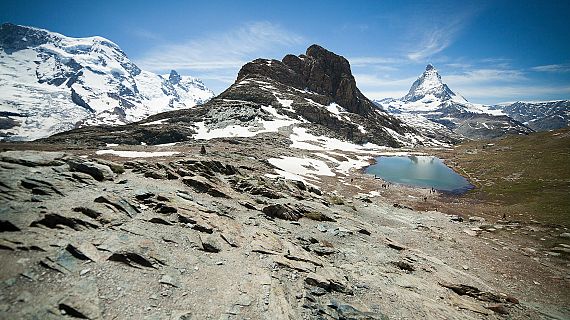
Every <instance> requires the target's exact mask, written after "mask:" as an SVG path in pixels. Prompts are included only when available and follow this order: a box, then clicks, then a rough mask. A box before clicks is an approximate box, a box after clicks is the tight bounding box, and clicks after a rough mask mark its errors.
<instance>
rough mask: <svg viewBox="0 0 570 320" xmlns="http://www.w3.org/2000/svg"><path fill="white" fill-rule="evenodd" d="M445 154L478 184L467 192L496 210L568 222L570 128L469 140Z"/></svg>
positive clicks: (530, 217) (568, 224)
mask: <svg viewBox="0 0 570 320" xmlns="http://www.w3.org/2000/svg"><path fill="white" fill-rule="evenodd" d="M487 143H493V144H494V145H493V146H488V145H487ZM445 156H446V157H447V158H448V159H449V160H451V161H452V164H453V165H455V167H456V168H457V169H459V171H461V170H463V171H464V173H466V174H467V175H468V176H470V177H471V179H470V180H471V181H472V182H473V183H475V185H476V186H477V188H476V189H475V190H473V191H471V192H469V193H468V194H467V195H466V197H469V198H473V199H479V200H483V201H485V202H492V203H496V204H498V205H500V207H501V209H500V210H498V212H497V214H502V213H503V212H504V213H506V214H508V215H520V214H522V217H524V218H528V219H536V220H538V221H540V222H544V223H552V224H563V225H566V226H570V129H562V130H558V131H553V132H540V133H535V134H532V135H529V136H509V137H506V138H504V139H502V140H498V141H491V142H482V141H472V142H467V143H464V144H462V145H459V146H457V148H456V149H455V152H453V153H448V154H446V155H445Z"/></svg>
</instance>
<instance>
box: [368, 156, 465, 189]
mask: <svg viewBox="0 0 570 320" xmlns="http://www.w3.org/2000/svg"><path fill="white" fill-rule="evenodd" d="M375 160H376V163H375V164H373V165H371V166H368V167H367V168H366V169H365V173H367V174H370V175H374V176H375V177H379V178H382V179H383V180H385V181H388V182H391V183H398V184H404V185H409V186H414V187H420V188H434V189H436V190H438V191H441V192H446V193H453V194H462V193H465V192H467V191H469V190H470V189H473V188H474V186H473V185H472V184H470V183H469V181H468V180H467V179H465V178H464V177H463V176H461V175H459V174H458V173H456V172H455V171H453V169H451V168H449V167H448V166H446V165H445V164H444V163H443V161H441V160H440V159H439V158H437V157H434V156H380V157H377V158H376V159H375Z"/></svg>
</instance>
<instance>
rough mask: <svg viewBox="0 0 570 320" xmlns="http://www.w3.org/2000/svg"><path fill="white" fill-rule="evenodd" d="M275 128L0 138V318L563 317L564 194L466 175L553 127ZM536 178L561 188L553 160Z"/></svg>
mask: <svg viewBox="0 0 570 320" xmlns="http://www.w3.org/2000/svg"><path fill="white" fill-rule="evenodd" d="M287 130H288V129H285V128H282V129H280V130H279V133H277V134H275V133H272V134H268V133H262V134H258V135H256V136H255V137H248V138H220V139H212V140H208V141H205V140H192V141H186V142H181V143H175V144H167V145H155V146H150V145H149V146H141V145H139V146H136V145H106V146H105V145H101V144H100V145H99V146H98V147H97V146H84V147H79V146H77V145H72V144H53V143H49V144H48V143H42V142H28V143H3V144H1V145H0V148H1V150H2V152H1V153H0V181H1V182H2V183H1V185H0V188H1V189H2V193H1V195H0V199H1V201H2V203H3V205H2V221H1V223H2V233H1V238H0V239H1V240H0V255H1V258H0V261H2V262H1V269H2V272H1V277H2V278H1V279H0V288H1V290H0V291H1V292H2V294H1V295H0V315H1V317H2V318H6V319H8V318H38V317H40V318H43V319H49V318H59V317H61V316H62V315H65V316H69V317H77V318H89V319H98V318H104V319H112V318H139V319H194V318H196V319H247V318H249V319H260V318H261V319H387V318H388V319H418V318H434V319H435V318H437V319H503V318H513V319H544V318H546V319H565V318H567V317H568V316H570V310H569V309H568V302H569V301H568V297H569V296H570V295H569V294H570V275H569V270H570V269H569V260H568V258H569V251H570V248H569V245H570V243H569V241H570V240H569V239H570V238H569V237H570V234H569V230H568V224H567V223H566V220H565V219H567V211H564V210H563V209H564V208H567V205H566V203H565V202H564V201H567V200H566V198H564V197H558V198H556V199H559V201H553V200H552V199H553V198H549V197H548V195H549V194H554V195H556V194H557V193H559V192H560V193H566V194H567V189H560V187H559V186H558V185H557V184H552V181H548V180H546V179H547V177H548V175H541V176H542V177H543V179H545V180H544V183H543V185H541V190H542V191H541V194H542V196H540V197H536V198H533V197H530V196H528V194H529V193H530V194H532V193H533V192H537V191H535V190H534V189H529V190H522V189H521V188H516V190H517V192H518V193H519V195H520V197H519V198H518V200H514V199H513V198H512V197H505V198H497V195H496V194H495V193H494V192H497V191H496V190H497V189H493V188H491V187H492V186H497V185H498V183H497V181H506V182H504V184H503V185H499V186H497V188H499V187H500V188H506V189H507V190H508V189H509V186H511V187H513V188H515V187H516V184H515V182H513V181H512V180H509V179H499V178H507V177H508V176H512V173H509V171H504V172H506V175H507V177H498V176H495V175H490V174H488V173H485V172H482V171H477V168H479V167H478V166H477V163H478V162H477V161H480V162H483V163H486V164H487V166H488V167H489V168H493V167H494V166H499V165H500V163H502V161H506V160H508V163H509V164H510V167H511V168H512V170H513V171H516V170H518V169H520V167H517V166H516V165H515V164H520V165H524V166H525V168H526V164H525V162H526V161H529V159H530V158H531V157H526V156H525V157H521V156H520V155H519V156H515V155H513V152H514V151H516V150H517V148H518V147H522V146H527V147H528V146H531V145H535V144H534V140H536V139H539V140H541V141H543V142H544V143H543V144H542V147H544V148H547V147H548V146H551V145H554V144H556V145H558V146H559V147H561V148H564V147H566V148H567V146H568V145H569V144H568V139H570V138H569V136H568V130H567V129H564V130H560V131H556V132H547V133H541V134H533V135H530V136H525V137H507V138H505V139H503V140H495V141H493V142H484V141H478V142H476V143H475V142H473V143H471V142H468V143H465V144H461V145H458V146H456V147H455V148H447V149H442V148H435V149H401V148H400V149H390V148H385V149H383V150H381V151H380V150H362V149H357V148H355V149H353V150H350V149H349V148H345V151H342V150H338V149H334V148H326V145H325V144H323V143H322V141H309V142H306V143H309V144H310V145H312V147H308V146H304V148H294V147H292V146H291V145H290V144H291V141H290V140H289V139H287V137H289V136H290V134H291V132H289V131H287ZM557 139H560V140H557ZM513 140H514V141H518V144H516V143H513ZM551 140H552V142H550V141H551ZM525 141H529V142H530V143H525ZM547 141H549V142H547ZM297 143H299V142H297ZM507 143H508V144H509V145H511V149H504V150H503V149H500V148H504V146H503V144H507ZM260 145H263V146H264V147H263V148H259V146H260ZM483 146H485V147H484V149H483ZM202 147H204V150H201V149H202ZM317 147H321V149H320V150H314V149H316V148H317ZM103 150H106V151H103ZM473 150H477V153H474V152H473ZM499 150H503V153H502V154H503V155H504V156H505V157H504V159H502V158H501V157H498V156H497V154H498V153H499V152H500V151H499ZM509 150H510V151H511V153H509ZM557 150H560V155H561V157H566V158H560V159H558V161H567V160H568V159H567V157H568V152H567V151H564V149H557ZM201 151H202V152H201ZM380 154H384V155H405V154H433V155H437V156H439V157H440V158H442V159H443V160H444V161H445V163H446V164H448V165H450V166H452V167H454V168H455V169H456V170H457V172H459V173H462V174H464V175H465V176H466V177H467V178H468V179H469V180H470V181H471V182H472V183H474V184H475V185H476V188H475V189H474V190H472V191H470V192H468V193H466V194H464V195H449V194H445V193H439V192H435V193H431V192H430V189H423V188H414V187H408V186H404V185H397V184H388V183H387V182H385V181H382V180H380V179H375V178H374V176H371V175H367V174H364V173H363V172H362V168H363V167H365V166H366V165H367V163H368V162H369V161H371V159H372V158H373V157H375V156H377V155H380ZM522 154H527V152H526V151H525V152H522ZM268 159H269V160H268ZM271 159H284V160H285V163H286V164H285V165H284V164H283V162H279V161H275V160H271ZM295 159H297V160H295ZM298 159H304V160H305V163H303V162H302V161H300V160H298ZM317 159H318V160H317ZM367 159H368V160H367ZM490 159H495V160H494V161H495V162H493V163H492V165H491V164H490V162H489V161H490ZM565 159H566V160H565ZM321 162H322V163H321ZM295 163H301V167H298V168H297V169H294V168H295V167H296V165H295ZM548 165H549V164H548V163H547V162H545V161H538V162H536V163H535V164H534V166H533V170H535V171H537V172H543V173H544V172H549V171H550V172H551V170H552V168H549V167H548ZM556 167H557V168H560V166H556ZM299 168H304V171H303V170H300V169H299ZM517 168H518V169H517ZM287 170H289V171H287ZM562 170H565V169H562ZM287 174H288V175H297V177H296V179H297V181H295V180H289V179H284V178H283V176H284V175H287ZM552 174H553V176H554V177H556V181H566V185H565V186H566V188H567V186H568V185H567V181H568V178H569V176H568V174H567V171H566V172H564V171H562V172H552ZM527 176H529V179H530V177H531V175H530V174H529V175H527ZM521 177H522V175H521ZM494 179H497V180H494ZM520 179H521V180H522V182H524V180H525V179H526V178H520ZM564 179H566V180H564ZM299 180H304V181H305V182H300V181H299ZM490 181H495V183H494V184H492V185H491V184H490V183H489V182H490ZM383 185H384V186H385V187H383ZM482 186H485V187H486V188H485V187H482ZM501 190H502V189H501ZM502 194H503V195H507V193H506V192H504V191H503V192H502ZM537 199H538V200H537ZM547 204H548V205H550V206H551V207H552V209H551V210H546V209H545V210H544V211H541V210H542V209H540V208H543V207H542V206H544V205H547ZM521 208H523V209H525V210H522V209H521ZM537 208H539V209H537ZM557 208H559V209H557ZM557 210H560V211H557ZM503 215H504V216H503Z"/></svg>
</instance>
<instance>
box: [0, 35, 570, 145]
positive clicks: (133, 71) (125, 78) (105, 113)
mask: <svg viewBox="0 0 570 320" xmlns="http://www.w3.org/2000/svg"><path fill="white" fill-rule="evenodd" d="M213 96H214V94H213V92H212V91H211V90H209V89H208V88H206V87H205V86H204V84H203V83H202V82H201V81H200V80H198V79H195V78H192V77H187V76H180V75H179V74H178V73H176V71H171V72H170V74H167V75H157V74H154V73H151V72H147V71H143V70H141V69H140V68H139V67H137V66H136V65H135V64H134V63H133V62H132V61H130V60H129V59H128V57H127V56H126V54H125V53H124V52H123V51H121V49H120V48H119V47H118V46H117V45H116V44H114V43H113V42H111V41H109V40H107V39H105V38H101V37H89V38H70V37H66V36H63V35H61V34H58V33H54V32H50V31H47V30H42V29H37V28H32V27H24V26H18V25H13V24H3V25H1V26H0V140H33V139H38V138H44V137H47V136H51V135H54V134H57V133H61V132H65V131H69V130H72V129H77V128H80V127H84V126H87V125H96V126H99V127H97V128H91V129H81V130H73V131H72V132H71V133H69V134H63V135H57V136H58V137H54V140H58V139H60V137H62V136H66V137H75V138H77V139H79V137H76V136H75V135H76V134H77V133H87V132H89V133H90V134H92V136H91V137H89V138H87V140H92V141H99V142H101V141H106V142H109V143H112V142H114V141H115V140H117V141H120V142H121V143H140V142H145V143H151V144H154V143H165V142H174V141H182V140H187V139H193V138H194V139H210V138H216V137H247V136H254V135H257V134H261V133H265V132H278V131H280V130H282V129H281V128H286V127H291V126H292V127H293V128H296V129H295V130H297V131H295V132H297V133H299V132H300V130H301V131H303V132H305V130H306V131H307V132H313V133H315V134H317V133H318V134H319V135H324V136H328V137H334V138H339V139H343V140H348V141H351V142H355V143H360V144H366V143H369V142H370V143H374V144H378V145H385V146H393V147H398V146H434V145H444V144H450V143H456V142H458V141H460V140H462V139H464V138H469V139H483V138H496V137H501V136H503V135H505V134H527V133H530V132H532V131H535V130H550V129H556V128H560V127H564V126H568V123H569V105H570V103H569V101H552V102H533V103H526V102H516V103H512V104H504V105H496V106H485V105H481V104H475V103H471V102H468V101H467V100H466V99H465V98H464V97H462V96H461V95H459V94H457V93H455V92H453V91H452V90H451V89H450V88H449V87H448V86H447V85H446V84H445V83H443V81H442V79H441V76H440V75H439V73H438V72H437V70H436V68H435V67H434V66H432V65H428V66H427V67H426V70H425V72H424V73H423V74H422V75H421V76H420V77H419V78H418V79H417V80H416V81H415V82H414V83H413V84H412V87H411V88H410V91H409V92H408V94H406V95H405V96H404V97H402V98H400V99H392V98H389V99H383V100H379V101H374V102H372V101H370V100H369V99H367V98H366V97H365V96H364V95H363V94H362V93H361V92H360V90H359V89H358V88H357V87H356V82H355V80H354V76H353V75H352V72H351V69H350V65H349V63H348V61H347V60H346V59H345V58H344V57H342V56H339V55H336V54H334V53H332V52H330V51H328V50H326V49H324V48H322V47H320V46H318V45H313V46H310V47H309V48H308V49H307V51H306V53H305V54H302V55H299V56H296V55H286V56H285V57H284V58H283V59H282V60H281V61H279V60H268V59H256V60H254V61H252V62H250V63H247V64H246V65H244V66H243V67H242V68H241V70H240V72H239V74H238V75H237V80H236V82H235V83H234V84H232V85H231V86H230V87H229V88H228V89H227V90H225V91H224V92H223V93H221V94H220V95H219V96H217V97H215V98H213ZM210 99H211V100H210ZM207 101H210V102H208V103H206V102H207ZM200 104H204V105H203V106H202V107H195V106H196V105H200ZM190 107H194V108H192V109H191V110H184V111H177V110H179V109H187V108H190ZM137 121H140V123H137V124H133V123H135V122H137ZM121 125H126V126H121ZM117 126H118V127H117ZM75 138H74V139H75ZM81 139H84V138H81Z"/></svg>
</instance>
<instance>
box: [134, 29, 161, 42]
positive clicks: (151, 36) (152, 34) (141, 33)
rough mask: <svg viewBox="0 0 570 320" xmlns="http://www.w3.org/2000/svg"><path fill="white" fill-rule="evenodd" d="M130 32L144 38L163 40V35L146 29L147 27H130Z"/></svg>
mask: <svg viewBox="0 0 570 320" xmlns="http://www.w3.org/2000/svg"><path fill="white" fill-rule="evenodd" d="M127 32H128V33H130V34H131V35H133V36H135V37H137V38H140V39H144V40H152V41H161V40H162V37H161V36H160V35H159V34H158V33H155V32H152V31H150V30H146V29H141V28H134V29H129V30H127Z"/></svg>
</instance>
